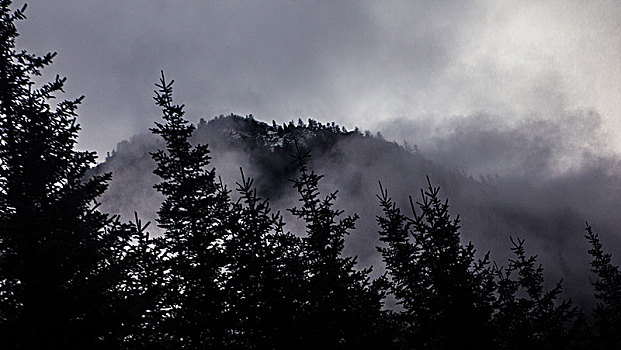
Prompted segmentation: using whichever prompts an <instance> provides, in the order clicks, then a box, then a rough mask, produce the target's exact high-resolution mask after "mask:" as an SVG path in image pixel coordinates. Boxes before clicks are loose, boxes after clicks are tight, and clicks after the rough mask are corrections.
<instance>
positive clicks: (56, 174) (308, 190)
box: [0, 0, 621, 349]
mask: <svg viewBox="0 0 621 350" xmlns="http://www.w3.org/2000/svg"><path fill="white" fill-rule="evenodd" d="M10 5H11V1H8V0H0V16H1V17H0V19H1V21H0V345H2V348H7V349H40V348H48V347H49V348H66V349H78V348H80V349H83V348H89V349H91V348H92V349H99V348H101V349H110V348H123V349H154V348H155V349H205V348H229V349H255V348H256V349H291V348H296V349H298V348H299V349H317V348H325V349H360V348H366V347H378V348H382V349H383V348H386V349H411V348H420V349H453V348H457V347H467V348H470V347H472V348H475V347H476V348H482V349H523V348H526V347H531V348H535V349H559V348H564V349H583V348H589V349H592V348H598V349H615V348H618V347H619V346H621V338H620V337H619V332H618V330H619V329H620V328H621V318H620V317H619V315H620V312H621V272H620V270H619V267H618V265H616V264H615V262H614V260H613V257H612V255H611V254H610V253H609V252H608V251H607V250H606V249H605V248H604V246H603V244H602V242H601V240H600V236H599V235H598V234H597V233H595V232H594V231H593V229H592V228H591V227H590V226H589V225H588V224H587V226H586V234H585V238H586V243H588V246H590V248H587V244H585V245H584V247H585V249H588V254H589V256H590V258H591V266H590V269H591V271H592V281H593V293H594V294H593V297H594V300H595V301H596V306H595V308H593V310H592V311H591V310H588V309H584V308H582V307H581V306H582V305H580V304H576V303H574V302H572V301H571V300H569V299H567V298H565V297H564V296H563V288H564V284H563V283H562V282H560V281H558V282H557V281H552V282H549V281H547V280H546V278H547V277H546V275H545V274H544V269H543V266H542V265H541V264H539V262H538V261H539V260H538V257H537V256H532V255H529V253H527V250H526V247H527V244H528V243H527V241H525V240H524V239H522V238H519V237H514V238H513V237H512V238H511V239H510V243H511V248H510V250H509V251H508V252H507V254H506V255H508V256H509V259H508V260H507V261H506V262H500V261H495V260H494V259H492V258H491V257H490V256H491V253H489V252H487V251H483V254H480V253H478V252H477V251H476V249H475V245H474V244H473V243H472V242H468V243H466V240H465V239H464V237H462V232H461V230H462V228H461V222H460V218H459V216H457V215H454V214H453V213H452V211H451V210H450V208H451V207H450V206H449V201H448V200H447V199H445V198H444V197H443V195H442V194H441V192H440V188H439V187H437V186H434V185H433V183H432V181H431V180H430V179H433V178H434V175H439V176H438V177H441V180H442V182H444V183H447V184H448V185H447V186H448V187H450V183H451V180H455V179H458V180H459V181H474V180H463V178H460V177H458V176H456V175H455V176H453V175H450V174H451V173H449V172H442V171H440V170H438V173H437V174H431V177H430V178H427V185H426V187H425V188H424V189H422V190H421V192H420V195H419V196H417V197H416V198H413V197H408V194H409V193H408V192H404V191H401V189H399V191H397V192H390V191H391V189H390V186H387V185H386V184H385V182H382V184H380V186H379V189H377V190H375V191H376V192H377V191H379V193H378V194H377V200H378V201H377V202H376V204H375V206H376V208H377V209H378V212H377V215H371V217H370V218H369V217H368V216H369V215H366V214H367V213H365V216H366V220H365V221H363V218H361V217H360V216H359V215H358V214H356V213H354V212H350V211H345V210H343V209H341V205H342V202H340V201H339V198H340V197H339V196H340V193H339V192H338V189H335V188H330V187H332V185H334V183H324V182H325V178H324V176H323V175H322V174H320V173H318V172H317V171H316V170H315V169H314V163H311V159H313V158H312V156H313V154H314V153H312V152H313V149H315V148H317V149H319V150H326V152H331V151H334V148H331V147H330V146H332V145H335V144H336V143H337V142H338V141H339V140H341V138H342V137H352V138H360V137H366V138H367V139H368V140H370V142H375V143H376V144H377V145H382V147H392V148H394V149H398V150H399V152H402V153H400V154H403V155H404V159H409V161H412V159H414V160H415V161H416V162H419V164H420V163H424V162H426V161H425V160H424V159H423V158H421V157H419V156H417V155H416V153H414V154H413V153H412V152H415V150H414V149H411V150H405V149H403V148H401V147H400V146H398V145H396V144H392V143H388V142H386V141H385V140H382V139H381V137H379V136H378V137H376V138H374V137H371V136H370V135H367V136H364V135H363V134H362V133H360V132H359V130H354V131H351V132H350V131H347V130H345V129H344V128H341V127H339V126H338V125H335V124H330V125H323V124H321V123H318V122H316V121H312V120H311V121H309V122H308V124H306V123H303V122H302V121H300V122H299V123H297V124H295V123H293V122H291V123H288V124H285V125H283V126H280V125H276V124H275V123H274V124H273V125H272V126H269V125H267V124H265V123H260V122H257V121H255V120H254V119H252V118H229V119H226V118H221V119H220V120H216V121H214V122H216V123H217V122H222V123H239V124H240V125H241V126H242V127H246V128H247V129H246V130H243V132H238V133H237V134H236V135H237V136H238V137H240V138H247V139H248V140H249V142H250V143H249V144H250V145H251V146H249V147H256V148H258V149H261V147H265V144H266V143H265V142H264V141H265V140H262V139H261V138H262V137H272V138H273V140H277V141H282V143H281V144H277V145H276V146H274V147H280V148H281V149H282V150H286V151H291V152H290V153H289V154H290V155H291V156H292V157H291V158H290V159H282V158H279V159H277V160H275V161H273V160H269V157H271V156H272V154H271V153H264V154H261V153H251V154H252V156H256V157H257V158H258V159H257V162H259V163H260V162H266V163H267V164H270V165H274V164H280V166H281V167H280V168H279V169H276V170H274V171H273V174H279V176H275V177H272V178H271V179H269V180H270V183H269V184H266V186H267V187H268V188H269V191H270V193H282V194H283V196H282V198H284V196H285V195H284V194H286V193H290V194H291V196H293V197H294V198H295V200H294V201H295V203H291V204H292V205H290V206H288V207H287V208H286V209H287V211H286V212H282V213H281V212H280V211H275V210H273V209H272V207H271V204H270V201H269V200H268V199H263V198H262V197H261V195H260V191H259V190H258V186H257V185H256V184H255V180H254V179H252V178H251V177H248V176H247V174H248V170H244V169H240V170H239V174H236V175H235V176H236V177H235V178H234V180H233V181H234V183H235V186H234V188H233V189H230V188H229V186H228V185H227V183H228V182H227V180H230V178H227V179H226V180H223V177H222V175H221V174H219V173H218V172H217V170H216V169H215V168H214V167H213V164H212V153H211V149H210V147H209V146H208V145H205V144H200V143H199V144H195V143H193V142H191V141H192V137H194V136H195V133H197V132H199V131H200V130H201V129H200V126H199V128H197V127H195V126H194V125H192V124H191V123H190V122H189V121H188V120H187V119H186V118H185V115H184V106H183V105H179V104H176V103H175V102H174V100H173V82H172V81H168V80H166V78H165V76H164V73H162V76H161V78H160V80H159V82H158V83H157V84H156V91H155V96H154V100H155V103H156V105H157V106H158V107H159V108H160V110H161V113H162V114H161V119H158V120H157V121H156V122H155V127H154V128H153V129H151V131H152V133H153V134H154V135H156V136H157V137H159V138H161V140H160V141H159V142H156V143H155V145H156V146H157V147H158V148H159V149H158V150H157V151H154V152H151V153H150V154H148V156H149V157H150V158H151V159H152V160H153V162H154V164H155V169H154V171H153V173H154V175H155V176H156V177H157V178H158V180H157V183H156V184H155V187H154V188H155V190H157V191H158V192H159V196H160V197H159V198H161V201H158V202H157V203H158V204H160V203H161V205H159V209H158V210H157V217H156V223H157V226H158V229H157V230H153V231H154V232H156V233H157V234H153V233H150V230H151V228H150V224H149V223H148V222H147V223H144V224H143V222H142V221H141V220H140V219H139V215H138V214H135V216H134V221H133V222H123V221H122V220H121V218H120V217H118V216H113V215H110V214H107V213H105V212H104V211H102V210H100V206H99V202H98V201H99V199H100V198H101V197H102V195H103V194H104V193H105V191H106V188H107V183H108V182H109V181H110V179H111V177H112V176H113V175H111V174H109V173H105V174H102V175H93V173H92V171H90V169H91V168H92V167H93V166H94V163H95V154H94V153H92V152H84V151H78V150H76V149H75V144H76V140H77V136H78V131H79V124H78V123H77V107H78V105H79V104H80V102H81V100H82V97H79V98H77V99H74V100H62V101H60V102H57V103H55V104H54V103H52V101H53V99H54V98H56V97H57V95H60V94H62V93H63V84H64V83H65V79H64V78H60V77H56V78H55V79H54V80H52V81H51V82H49V83H45V84H42V85H37V84H35V82H34V78H35V77H37V76H39V75H41V70H42V69H43V68H45V67H46V66H48V65H49V64H50V63H51V62H52V59H53V58H54V54H46V55H44V56H36V55H32V54H29V53H27V52H25V51H17V50H16V49H15V39H16V38H17V36H18V33H17V30H16V27H15V22H16V21H19V20H23V19H24V18H25V16H24V10H25V7H24V8H23V9H18V10H11V9H10ZM37 86H38V87H37ZM201 123H204V121H202V122H201ZM261 129H263V130H269V131H270V132H269V133H262V132H260V131H261ZM202 130H207V129H202ZM236 130H238V131H239V130H240V128H238V129H236ZM266 135H267V136H266ZM308 135H312V137H309V136H308ZM252 142H255V145H254V146H252ZM272 145H274V143H272ZM320 153H321V152H320ZM405 155H408V157H410V158H407V157H406V156H405ZM111 157H112V156H111ZM390 171H391V170H390V169H387V170H386V172H387V173H390ZM447 174H448V175H447ZM226 175H229V176H232V175H230V174H226ZM283 178H284V179H290V181H284V180H283ZM264 181H267V180H264ZM360 183H362V182H359V183H350V184H349V186H352V187H356V186H359V185H360ZM326 188H329V189H328V190H327V191H326ZM389 193H397V194H396V195H389ZM126 195H127V196H131V195H133V192H131V191H128V192H127V193H126ZM392 196H395V198H396V197H397V196H398V197H401V198H400V199H399V200H394V199H393V197H392ZM407 198H409V201H407ZM371 200H372V198H371ZM404 202H405V206H404V205H403V203H404ZM353 204H355V203H353ZM109 205H110V204H109ZM350 205H352V203H350ZM404 207H405V208H407V210H404V209H403V208H404ZM140 209H141V208H135V210H136V211H139V210H140ZM406 212H407V214H406ZM369 220H371V221H375V223H374V224H373V225H372V228H369V225H370V224H369ZM360 221H363V223H364V225H365V227H364V228H363V230H360V229H357V227H358V226H359V225H360ZM369 232H372V233H373V235H374V240H372V241H373V242H377V244H376V245H375V247H374V248H376V249H377V251H378V253H379V256H380V257H381V259H382V263H383V264H384V265H383V269H382V271H383V270H384V269H385V273H382V271H376V272H375V273H374V272H373V270H372V268H371V267H368V265H365V264H361V263H360V262H359V261H358V258H357V257H356V256H353V255H352V254H348V253H347V252H346V251H345V248H346V242H347V237H348V236H350V235H351V236H354V235H360V234H369ZM550 283H551V284H550ZM389 299H392V300H394V304H395V305H389V304H388V302H387V300H389Z"/></svg>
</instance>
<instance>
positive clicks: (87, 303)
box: [0, 0, 134, 349]
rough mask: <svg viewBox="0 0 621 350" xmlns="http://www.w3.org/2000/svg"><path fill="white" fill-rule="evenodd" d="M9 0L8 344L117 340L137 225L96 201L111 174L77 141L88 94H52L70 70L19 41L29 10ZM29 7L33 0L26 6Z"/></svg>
mask: <svg viewBox="0 0 621 350" xmlns="http://www.w3.org/2000/svg"><path fill="white" fill-rule="evenodd" d="M10 3H11V2H10V1H6V0H5V1H1V2H0V16H1V18H0V138H1V142H0V339H1V342H2V347H3V348H7V349H10V348H27V349H40V348H79V347H84V346H88V347H108V346H114V345H113V344H114V341H115V335H116V334H117V329H118V328H117V321H118V320H119V319H122V318H123V316H122V314H123V308H122V307H121V306H120V305H121V304H120V303H121V302H122V299H123V296H122V295H121V294H119V289H118V286H119V284H120V283H121V281H122V280H123V278H124V267H123V256H124V254H123V252H122V248H123V247H124V246H125V245H126V244H127V242H128V241H129V239H130V238H131V235H133V233H134V231H133V228H132V227H130V226H128V225H122V224H120V223H119V222H118V221H117V220H115V219H114V218H111V217H109V216H108V215H106V214H103V213H101V212H99V211H98V210H97V204H96V201H95V200H96V198H97V197H98V196H99V195H100V194H101V193H102V192H103V191H104V190H105V188H106V181H107V180H109V179H110V175H109V174H108V175H104V176H96V177H93V178H91V179H87V180H84V179H83V178H84V175H85V173H86V171H87V170H88V169H89V168H90V167H91V166H92V164H93V163H94V160H95V155H94V153H92V152H80V151H76V150H75V149H74V146H75V143H76V138H77V133H78V130H79V125H78V124H77V122H76V109H77V107H78V105H79V104H80V102H81V101H82V97H79V98H77V99H74V100H64V101H60V102H58V103H56V104H55V105H54V104H50V100H52V99H53V98H54V97H56V95H58V94H60V93H62V92H63V85H64V82H65V79H63V78H60V77H58V76H57V77H56V78H55V79H54V80H53V81H51V82H49V83H46V84H43V85H42V86H40V87H35V84H34V82H33V80H32V77H33V76H38V75H40V71H41V70H42V69H43V68H45V67H46V66H47V65H49V64H50V63H51V61H52V58H53V57H54V54H51V53H48V54H46V55H44V56H42V57H40V56H36V55H31V54H29V53H27V52H25V51H16V50H15V38H16V37H17V36H18V34H17V31H16V28H15V22H16V21H18V20H21V19H24V18H25V17H24V14H23V10H24V9H21V10H17V11H14V12H13V11H11V10H10V9H9V5H10ZM24 8H25V6H24Z"/></svg>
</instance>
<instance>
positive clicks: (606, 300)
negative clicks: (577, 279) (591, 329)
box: [585, 223, 621, 349]
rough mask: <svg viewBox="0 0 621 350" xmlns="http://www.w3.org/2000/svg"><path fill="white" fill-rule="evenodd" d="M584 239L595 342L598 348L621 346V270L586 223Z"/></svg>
mask: <svg viewBox="0 0 621 350" xmlns="http://www.w3.org/2000/svg"><path fill="white" fill-rule="evenodd" d="M586 231H587V233H586V235H585V237H586V239H587V240H588V242H589V244H590V245H591V249H589V254H590V255H591V258H592V260H591V271H592V272H593V273H594V274H595V280H594V281H593V282H592V284H593V287H594V288H595V298H596V299H597V306H596V308H595V310H594V311H593V316H594V321H595V329H596V331H597V333H596V334H595V336H596V339H595V343H596V346H597V348H599V349H614V348H619V347H621V333H620V332H619V330H621V272H620V271H619V266H617V265H615V264H613V263H612V255H611V254H610V253H606V252H605V251H604V248H603V247H602V243H601V241H600V239H599V235H598V234H597V233H595V232H593V229H592V228H591V226H589V224H588V223H587V225H586Z"/></svg>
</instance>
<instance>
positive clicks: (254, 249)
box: [225, 171, 304, 349]
mask: <svg viewBox="0 0 621 350" xmlns="http://www.w3.org/2000/svg"><path fill="white" fill-rule="evenodd" d="M241 176H242V179H241V182H238V183H237V192H238V193H239V195H240V198H239V200H238V201H237V202H235V203H233V205H232V215H231V217H232V220H231V223H232V225H231V226H232V227H233V230H232V232H233V234H232V235H231V237H230V239H229V240H228V241H227V243H226V251H227V256H228V258H229V259H230V261H231V262H230V265H228V266H227V270H228V271H227V274H228V275H229V278H227V280H226V284H225V289H226V290H227V291H228V293H229V294H228V296H227V300H228V302H229V303H230V312H231V316H230V318H231V319H233V320H234V334H236V335H237V336H236V338H235V339H234V341H235V344H234V345H235V346H236V347H239V348H244V349H289V348H296V347H299V345H300V343H299V337H298V334H297V333H298V332H299V329H296V324H297V322H298V321H297V317H298V315H299V313H300V307H301V304H302V301H301V300H300V296H301V292H302V287H303V282H304V263H303V261H302V260H301V255H302V251H301V240H300V238H299V237H297V236H295V235H293V234H291V233H289V232H285V231H284V229H283V227H284V222H283V220H282V216H281V215H280V213H275V214H272V213H271V208H270V206H269V202H268V201H267V200H261V199H260V198H259V197H258V196H257V191H256V189H255V188H254V187H253V182H254V181H253V180H252V179H250V178H246V177H245V176H244V173H243V171H242V173H241Z"/></svg>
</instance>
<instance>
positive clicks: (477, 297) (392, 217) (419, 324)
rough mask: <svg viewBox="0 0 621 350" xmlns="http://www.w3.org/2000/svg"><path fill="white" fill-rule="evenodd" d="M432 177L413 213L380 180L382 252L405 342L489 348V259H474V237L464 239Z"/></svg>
mask: <svg viewBox="0 0 621 350" xmlns="http://www.w3.org/2000/svg"><path fill="white" fill-rule="evenodd" d="M427 181H428V187H427V190H426V191H424V192H423V191H422V190H421V202H417V203H416V204H417V205H418V208H419V210H420V214H418V213H417V211H416V209H415V206H414V203H413V201H412V198H411V197H410V204H411V207H412V213H413V218H409V217H407V216H405V215H404V214H402V213H401V211H400V209H399V208H398V207H397V206H396V204H395V203H394V202H393V200H392V198H391V197H389V196H388V192H387V191H386V190H385V189H383V188H382V187H381V184H380V192H381V193H380V195H379V196H378V198H379V200H380V205H381V207H382V209H383V212H384V215H383V216H378V224H379V226H380V231H379V233H380V240H381V241H382V242H384V243H385V244H386V245H385V246H383V247H380V248H378V249H379V251H380V252H381V253H382V256H383V260H384V262H385V263H386V269H387V270H388V273H389V276H390V278H391V285H390V286H391V292H392V293H393V294H394V296H395V297H396V299H397V302H398V304H399V305H400V306H402V307H403V311H402V313H401V322H402V326H401V327H402V333H401V336H400V338H399V339H397V342H398V343H399V344H400V345H401V346H402V347H404V348H411V347H415V348H422V349H454V348H479V349H480V348H484V349H485V348H490V347H491V346H492V334H491V325H490V322H491V316H492V312H493V292H494V288H495V284H494V281H493V275H492V273H491V268H490V267H489V259H488V256H487V255H486V256H485V258H484V259H483V260H476V259H475V250H474V246H473V245H472V243H469V244H467V245H462V244H461V242H460V233H459V228H460V227H459V217H457V218H455V219H452V218H451V216H450V213H449V206H448V201H445V202H442V201H441V200H440V198H439V196H438V192H439V187H433V186H432V185H431V183H430V182H429V179H427Z"/></svg>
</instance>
